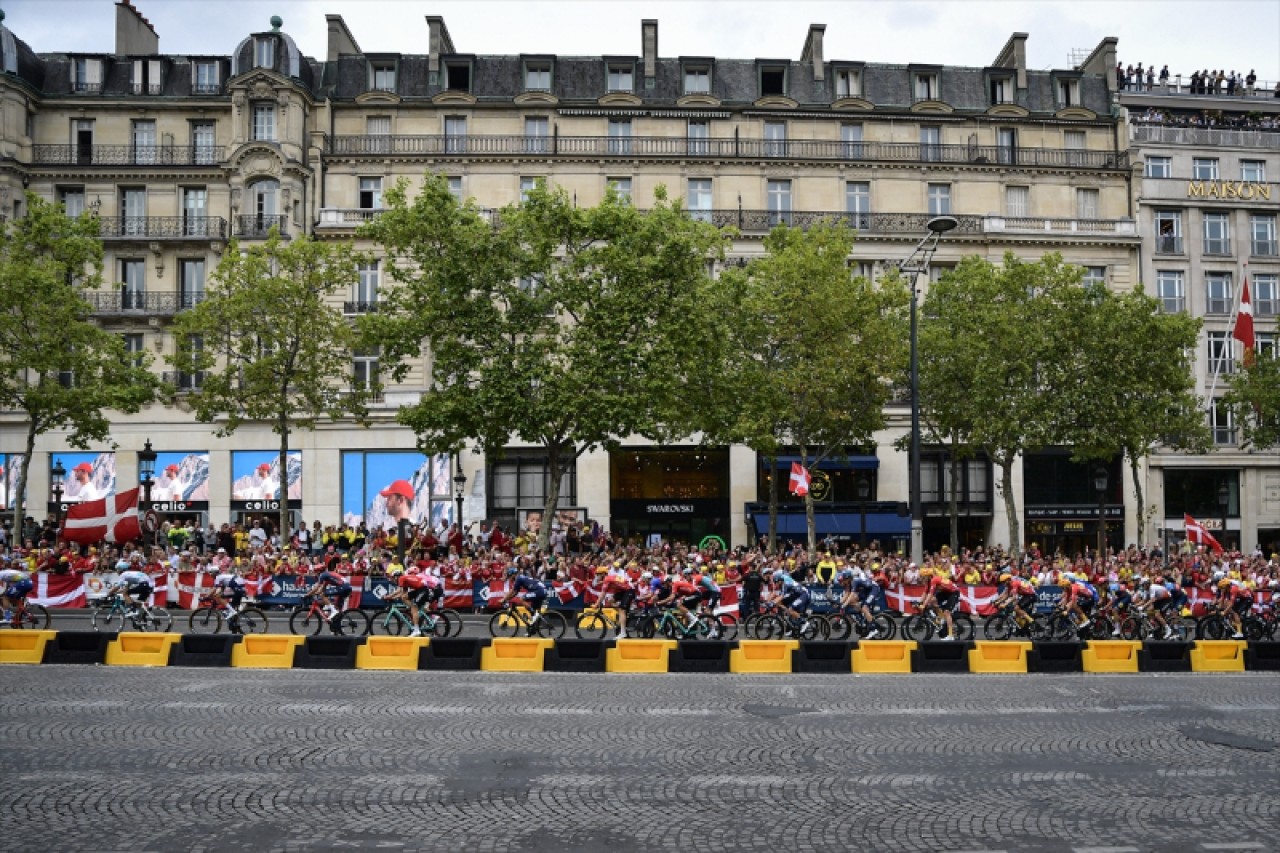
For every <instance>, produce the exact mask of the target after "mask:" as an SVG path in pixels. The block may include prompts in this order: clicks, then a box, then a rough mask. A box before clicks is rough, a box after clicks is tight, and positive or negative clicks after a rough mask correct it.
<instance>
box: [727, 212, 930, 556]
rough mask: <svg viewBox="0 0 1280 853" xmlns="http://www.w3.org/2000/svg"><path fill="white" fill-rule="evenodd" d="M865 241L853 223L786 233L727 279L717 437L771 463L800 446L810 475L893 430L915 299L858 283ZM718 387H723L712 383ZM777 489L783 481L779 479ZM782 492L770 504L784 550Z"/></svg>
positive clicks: (813, 539)
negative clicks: (853, 256) (781, 450)
mask: <svg viewBox="0 0 1280 853" xmlns="http://www.w3.org/2000/svg"><path fill="white" fill-rule="evenodd" d="M853 242H854V234H853V232H852V231H851V230H850V229H849V228H848V227H847V226H845V225H844V224H842V223H823V224H819V225H815V226H814V227H812V228H809V229H807V230H800V229H796V228H788V227H785V226H779V227H778V228H775V229H774V230H773V231H772V232H770V234H769V235H768V236H767V237H766V238H765V241H764V246H765V249H766V250H767V252H768V254H767V255H766V256H765V257H763V258H760V259H757V260H754V261H752V262H751V264H750V265H748V266H747V267H746V268H745V269H743V270H737V269H730V270H727V271H726V272H725V273H724V274H723V275H722V276H721V282H722V288H723V290H722V291H721V293H720V299H721V300H722V301H723V302H725V303H730V302H732V303H734V306H728V305H726V306H724V307H725V309H727V310H732V313H731V314H729V315H728V316H727V319H726V321H725V322H724V323H723V324H722V325H723V326H724V327H725V328H726V329H727V330H728V331H727V334H726V335H725V337H724V340H725V341H726V342H727V345H726V346H724V348H723V350H722V356H723V358H722V361H721V365H720V370H719V376H720V377H721V380H720V381H721V382H722V383H723V390H722V391H721V392H720V395H719V397H711V398H709V399H711V400H714V401H716V402H713V403H712V404H710V405H708V407H707V408H708V410H710V411H712V412H715V413H718V414H716V416H715V420H714V422H713V423H711V424H709V425H708V426H707V427H706V428H707V429H708V430H709V431H710V432H711V433H713V434H716V435H717V437H718V438H723V439H724V440H729V441H739V442H742V443H744V444H746V445H747V446H749V447H751V448H753V449H754V450H756V451H757V452H758V453H760V454H761V455H763V456H764V457H765V458H766V459H772V458H773V457H774V456H776V454H777V449H778V447H779V446H781V445H784V444H788V443H791V444H795V445H797V447H798V449H799V452H800V456H801V457H802V458H803V460H804V463H805V464H806V465H807V466H809V467H816V466H817V465H818V464H820V463H821V462H822V461H823V460H825V459H829V458H832V457H840V456H843V455H844V453H845V448H847V447H849V446H854V445H864V444H867V443H869V442H870V441H871V440H872V436H873V434H874V433H875V431H876V430H878V429H880V428H882V427H883V426H884V424H885V416H884V406H885V404H886V403H887V402H888V401H889V399H890V397H891V396H892V391H893V386H894V383H895V382H898V381H900V380H901V378H902V376H903V374H904V370H905V367H906V363H907V343H908V337H907V323H906V316H907V314H906V312H907V308H908V305H909V303H908V301H907V300H908V298H909V295H908V290H907V288H906V286H905V284H904V283H903V282H901V281H900V280H898V279H896V278H894V279H889V280H887V281H885V282H882V283H881V285H880V286H875V285H873V284H872V283H871V282H869V281H867V280H866V279H865V278H861V277H853V276H851V275H850V273H849V265H848V258H849V252H850V250H851V249H852V247H853ZM705 384H706V385H707V386H711V385H714V384H716V380H714V379H713V380H708V381H706V382H705ZM774 479H775V480H776V479H777V478H776V477H775V478H774ZM776 489H777V484H776V483H774V486H773V489H771V493H770V501H769V537H770V539H769V544H770V548H771V549H772V548H774V547H776V530H777V520H776V516H777V503H776ZM805 518H806V527H807V533H808V545H809V548H810V549H813V548H815V547H816V545H817V529H816V524H815V519H814V505H813V495H812V494H809V495H806V496H805Z"/></svg>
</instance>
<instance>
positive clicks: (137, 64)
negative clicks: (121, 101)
mask: <svg viewBox="0 0 1280 853" xmlns="http://www.w3.org/2000/svg"><path fill="white" fill-rule="evenodd" d="M160 64H161V63H160V60H159V59H135V60H134V61H133V94H135V95H158V94H160V92H161V91H162V89H161V85H160Z"/></svg>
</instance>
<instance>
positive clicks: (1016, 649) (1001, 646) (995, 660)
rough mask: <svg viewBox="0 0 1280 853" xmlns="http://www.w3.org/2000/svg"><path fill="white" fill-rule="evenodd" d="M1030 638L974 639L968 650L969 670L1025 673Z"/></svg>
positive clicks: (1029, 649)
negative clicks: (971, 646)
mask: <svg viewBox="0 0 1280 853" xmlns="http://www.w3.org/2000/svg"><path fill="white" fill-rule="evenodd" d="M1029 651H1031V641H1030V640H975V641H974V643H973V648H972V649H970V650H969V671H970V672H980V673H992V672H1014V673H1026V671H1027V652H1029Z"/></svg>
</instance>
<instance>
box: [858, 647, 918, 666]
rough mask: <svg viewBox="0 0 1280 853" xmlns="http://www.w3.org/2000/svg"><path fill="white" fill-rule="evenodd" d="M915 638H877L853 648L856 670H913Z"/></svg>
mask: <svg viewBox="0 0 1280 853" xmlns="http://www.w3.org/2000/svg"><path fill="white" fill-rule="evenodd" d="M915 650H916V641H915V640H876V641H875V642H871V643H859V644H858V647H857V648H856V649H854V650H853V654H852V655H851V657H852V658H853V671H854V672H861V673H866V672H911V653H912V652H914V651H915Z"/></svg>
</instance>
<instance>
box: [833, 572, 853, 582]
mask: <svg viewBox="0 0 1280 853" xmlns="http://www.w3.org/2000/svg"><path fill="white" fill-rule="evenodd" d="M836 580H838V581H851V580H853V570H852V569H843V570H841V571H839V572H836Z"/></svg>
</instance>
